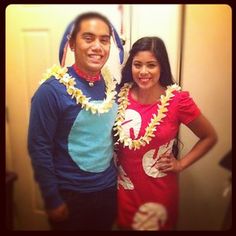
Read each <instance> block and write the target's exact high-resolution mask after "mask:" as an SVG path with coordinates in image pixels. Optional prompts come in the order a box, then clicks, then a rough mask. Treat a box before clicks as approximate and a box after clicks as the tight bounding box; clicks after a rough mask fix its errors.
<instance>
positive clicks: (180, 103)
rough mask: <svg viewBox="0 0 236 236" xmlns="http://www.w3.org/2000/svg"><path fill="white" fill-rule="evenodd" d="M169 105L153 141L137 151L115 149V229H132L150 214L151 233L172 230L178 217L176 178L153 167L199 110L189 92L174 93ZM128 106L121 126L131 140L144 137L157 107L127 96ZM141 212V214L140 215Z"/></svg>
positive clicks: (170, 148) (123, 148)
mask: <svg viewBox="0 0 236 236" xmlns="http://www.w3.org/2000/svg"><path fill="white" fill-rule="evenodd" d="M173 94H174V95H175V96H174V97H172V98H171V100H170V101H169V106H168V111H167V112H166V113H165V114H166V117H164V118H163V122H161V123H160V125H158V126H157V129H156V131H155V133H154V134H155V137H153V138H152V140H151V142H150V143H149V144H146V145H145V146H144V147H141V148H140V149H138V150H135V151H134V150H130V149H129V148H128V147H123V145H122V144H119V145H118V152H117V166H118V170H119V176H118V226H120V227H122V228H125V229H132V228H133V227H132V225H133V224H134V225H135V224H137V223H139V221H140V220H141V218H140V216H142V214H152V219H150V220H154V221H155V222H156V227H155V229H154V230H168V229H171V228H172V227H173V226H174V225H175V224H176V221H177V214H178V197H179V193H178V175H177V174H176V173H171V172H168V173H166V174H163V173H160V172H159V171H158V170H157V169H156V168H155V166H154V164H155V162H156V161H157V160H158V158H159V157H160V155H161V154H163V153H164V152H166V151H167V152H171V150H172V145H173V142H174V140H175V138H176V135H177V132H178V130H179V126H180V124H181V123H184V124H188V123H189V122H191V121H193V120H194V119H195V118H196V117H197V116H198V115H199V114H200V110H199V108H198V107H197V105H196V104H195V103H194V101H193V100H192V98H191V97H190V96H189V93H188V92H184V91H175V92H173ZM128 100H129V103H130V104H129V105H128V107H127V109H126V112H125V121H124V122H123V124H122V126H123V128H124V130H125V133H126V134H127V135H129V136H130V137H131V138H132V139H138V138H139V137H141V136H143V135H144V134H145V128H146V127H147V126H148V124H149V122H150V120H151V118H152V115H153V114H156V113H157V104H159V103H160V102H159V101H158V102H156V103H154V104H148V105H143V104H140V103H138V102H137V101H136V100H134V99H133V98H132V97H131V94H130V91H129V94H128ZM140 211H141V212H142V213H140Z"/></svg>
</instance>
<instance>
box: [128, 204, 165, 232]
mask: <svg viewBox="0 0 236 236" xmlns="http://www.w3.org/2000/svg"><path fill="white" fill-rule="evenodd" d="M166 220H167V211H166V208H165V207H164V206H163V205H162V204H159V203H155V202H147V203H145V204H143V205H141V206H140V207H139V209H138V211H137V212H136V214H135V215H134V218H133V224H132V228H133V229H134V230H159V229H160V226H162V225H164V224H165V222H166Z"/></svg>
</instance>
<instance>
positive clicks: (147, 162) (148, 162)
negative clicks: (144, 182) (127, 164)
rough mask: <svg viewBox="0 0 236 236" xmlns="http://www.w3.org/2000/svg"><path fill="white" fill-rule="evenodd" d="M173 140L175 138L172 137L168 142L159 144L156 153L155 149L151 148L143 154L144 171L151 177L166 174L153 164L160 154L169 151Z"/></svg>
mask: <svg viewBox="0 0 236 236" xmlns="http://www.w3.org/2000/svg"><path fill="white" fill-rule="evenodd" d="M174 141H175V139H172V140H171V141H170V142H168V143H166V144H164V145H162V146H160V147H159V149H158V152H157V153H156V149H151V150H149V151H148V152H146V153H145V154H144V155H143V160H142V165H143V169H144V171H145V173H146V174H147V175H148V176H151V177H153V178H160V177H164V176H166V175H167V174H165V173H162V172H161V171H159V170H158V169H157V168H156V167H155V164H156V162H157V161H158V160H159V158H160V156H161V155H163V154H164V153H166V154H170V153H171V151H172V146H173V144H174Z"/></svg>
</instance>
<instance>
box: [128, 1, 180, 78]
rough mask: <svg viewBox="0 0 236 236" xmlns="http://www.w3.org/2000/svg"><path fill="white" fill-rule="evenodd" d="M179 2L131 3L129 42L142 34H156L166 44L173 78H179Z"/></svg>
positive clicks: (142, 35)
mask: <svg viewBox="0 0 236 236" xmlns="http://www.w3.org/2000/svg"><path fill="white" fill-rule="evenodd" d="M181 14H182V6H181V5H180V4H178V5H175V4H171V5H168V4H148V5H139V4H137V5H131V18H132V21H131V44H133V43H134V42H135V41H136V40H137V39H139V38H141V37H144V36H158V37H160V38H161V39H162V40H163V41H164V42H165V45H166V48H167V52H168V55H169V59H170V64H171V69H172V74H173V76H174V79H175V80H176V81H178V79H179V62H180V43H181V41H180V36H181V35H180V34H181Z"/></svg>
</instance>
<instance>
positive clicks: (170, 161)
mask: <svg viewBox="0 0 236 236" xmlns="http://www.w3.org/2000/svg"><path fill="white" fill-rule="evenodd" d="M155 167H156V168H157V169H158V170H159V171H161V172H163V173H165V172H169V171H172V172H175V173H180V172H181V171H182V170H183V167H182V166H181V162H180V160H177V159H176V158H175V157H174V155H173V154H172V153H171V154H163V155H162V156H161V157H160V159H159V160H158V161H157V162H156V164H155Z"/></svg>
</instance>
